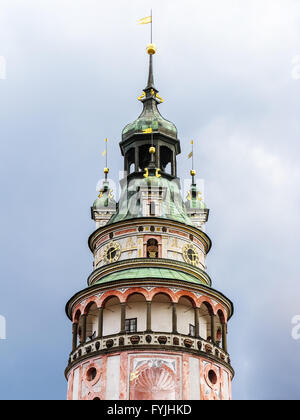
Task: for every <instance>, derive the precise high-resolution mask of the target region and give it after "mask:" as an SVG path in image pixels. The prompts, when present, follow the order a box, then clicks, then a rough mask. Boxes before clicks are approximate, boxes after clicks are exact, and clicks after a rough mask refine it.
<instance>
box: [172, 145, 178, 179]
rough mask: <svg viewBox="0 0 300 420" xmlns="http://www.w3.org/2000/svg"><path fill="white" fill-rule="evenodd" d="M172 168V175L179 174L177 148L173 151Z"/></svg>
mask: <svg viewBox="0 0 300 420" xmlns="http://www.w3.org/2000/svg"><path fill="white" fill-rule="evenodd" d="M171 170H172V175H173V176H177V168H176V152H175V150H173V153H172V162H171Z"/></svg>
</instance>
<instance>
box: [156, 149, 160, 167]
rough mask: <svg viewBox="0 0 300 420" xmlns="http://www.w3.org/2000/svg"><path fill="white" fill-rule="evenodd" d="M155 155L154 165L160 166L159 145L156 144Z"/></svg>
mask: <svg viewBox="0 0 300 420" xmlns="http://www.w3.org/2000/svg"><path fill="white" fill-rule="evenodd" d="M155 152H156V153H155V157H156V167H157V168H161V166H160V146H159V145H158V144H157V145H156V146H155Z"/></svg>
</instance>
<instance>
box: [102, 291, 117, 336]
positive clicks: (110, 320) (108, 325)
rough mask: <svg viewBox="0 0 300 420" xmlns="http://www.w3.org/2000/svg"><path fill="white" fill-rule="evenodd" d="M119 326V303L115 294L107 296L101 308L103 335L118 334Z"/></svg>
mask: <svg viewBox="0 0 300 420" xmlns="http://www.w3.org/2000/svg"><path fill="white" fill-rule="evenodd" d="M120 326H121V304H120V300H119V299H118V298H117V297H116V296H112V297H111V298H108V299H107V300H106V302H105V303H104V308H103V336H107V335H111V334H118V333H119V332H120Z"/></svg>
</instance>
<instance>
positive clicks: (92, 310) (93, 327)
mask: <svg viewBox="0 0 300 420" xmlns="http://www.w3.org/2000/svg"><path fill="white" fill-rule="evenodd" d="M86 312H87V319H86V338H87V341H89V340H94V338H96V337H97V336H98V318H99V317H98V314H99V310H98V308H97V305H96V304H95V303H92V304H91V305H90V306H89V308H88V309H87V311H86Z"/></svg>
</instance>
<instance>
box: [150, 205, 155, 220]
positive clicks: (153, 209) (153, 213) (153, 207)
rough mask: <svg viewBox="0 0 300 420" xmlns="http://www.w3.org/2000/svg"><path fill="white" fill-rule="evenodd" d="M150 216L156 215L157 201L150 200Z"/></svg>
mask: <svg viewBox="0 0 300 420" xmlns="http://www.w3.org/2000/svg"><path fill="white" fill-rule="evenodd" d="M150 216H155V202H154V201H151V202H150Z"/></svg>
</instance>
